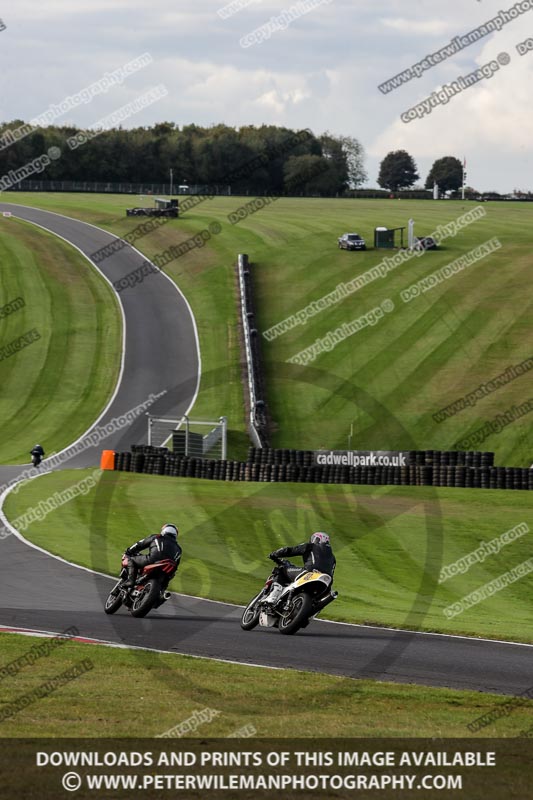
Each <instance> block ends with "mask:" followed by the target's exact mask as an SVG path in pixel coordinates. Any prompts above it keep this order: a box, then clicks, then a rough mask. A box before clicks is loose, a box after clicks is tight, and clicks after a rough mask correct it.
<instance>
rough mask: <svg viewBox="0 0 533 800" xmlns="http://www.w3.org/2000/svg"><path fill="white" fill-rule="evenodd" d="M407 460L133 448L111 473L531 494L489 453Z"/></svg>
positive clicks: (522, 474)
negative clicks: (322, 460)
mask: <svg viewBox="0 0 533 800" xmlns="http://www.w3.org/2000/svg"><path fill="white" fill-rule="evenodd" d="M411 455H412V456H415V457H414V461H413V463H411V464H409V465H408V466H405V467H388V466H387V467H385V466H371V467H370V466H369V467H364V466H357V467H352V466H341V465H317V464H316V463H314V456H315V453H313V452H312V451H302V450H271V449H265V450H262V449H259V448H256V449H254V448H252V449H251V451H250V457H249V459H248V461H227V460H226V461H216V460H212V459H204V458H190V457H187V456H179V455H175V454H174V453H172V452H170V451H169V450H168V449H167V448H166V447H150V446H148V445H134V446H133V447H132V452H131V453H117V454H116V457H115V469H117V470H122V471H127V472H138V473H144V474H148V475H168V476H173V477H184V478H203V479H205V480H222V481H259V482H265V483H278V482H281V483H285V482H287V483H327V484H353V485H362V486H384V485H391V486H448V487H454V488H472V489H514V490H529V491H531V490H533V469H525V468H522V467H495V466H493V464H492V463H490V464H489V463H487V462H492V460H493V458H494V454H493V453H477V452H476V453H461V452H453V453H452V452H448V453H446V452H440V451H434V450H426V451H411ZM417 459H418V460H417ZM450 461H455V463H453V464H451V463H449V462H450ZM483 462H485V463H483Z"/></svg>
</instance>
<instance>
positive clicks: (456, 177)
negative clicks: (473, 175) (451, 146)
mask: <svg viewBox="0 0 533 800" xmlns="http://www.w3.org/2000/svg"><path fill="white" fill-rule="evenodd" d="M435 183H436V184H438V187H439V189H440V191H441V192H451V191H455V190H456V189H459V187H460V186H462V185H463V165H462V163H461V162H460V161H459V159H458V158H455V157H454V156H445V157H444V158H439V159H437V161H435V162H434V164H433V166H432V167H431V170H430V172H429V175H428V176H427V180H426V189H433V186H434V185H435Z"/></svg>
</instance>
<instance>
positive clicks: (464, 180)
mask: <svg viewBox="0 0 533 800" xmlns="http://www.w3.org/2000/svg"><path fill="white" fill-rule="evenodd" d="M465 186H466V156H463V191H462V198H463V200H464V199H465Z"/></svg>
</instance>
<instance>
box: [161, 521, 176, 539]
mask: <svg viewBox="0 0 533 800" xmlns="http://www.w3.org/2000/svg"><path fill="white" fill-rule="evenodd" d="M159 535H160V536H171V537H172V538H173V539H177V538H178V528H177V526H176V525H174V523H173V522H165V524H164V525H163V527H162V528H161V530H160V531H159Z"/></svg>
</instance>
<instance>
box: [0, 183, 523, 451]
mask: <svg viewBox="0 0 533 800" xmlns="http://www.w3.org/2000/svg"><path fill="white" fill-rule="evenodd" d="M6 199H9V200H10V201H13V202H22V203H27V204H32V205H36V206H40V207H42V208H47V209H49V210H54V211H59V212H61V213H65V214H69V215H71V216H74V217H78V218H80V219H86V220H88V221H90V222H93V223H95V224H98V225H101V226H102V227H104V228H107V229H109V230H112V231H114V232H116V233H117V234H124V233H126V232H127V231H130V230H132V229H133V228H134V227H135V224H136V223H135V222H134V221H132V220H131V219H126V217H125V214H124V210H125V208H126V207H127V206H129V205H135V204H138V202H139V199H138V198H137V197H127V196H126V197H125V196H117V195H114V196H98V195H64V194H50V195H42V194H41V195H37V194H19V193H10V194H9V198H7V197H6ZM248 199H249V198H237V197H235V198H216V199H214V200H213V201H206V202H205V203H203V204H201V205H199V206H198V207H197V208H195V209H192V210H191V211H190V212H188V213H187V214H186V215H185V216H184V217H183V218H182V219H180V220H176V221H173V222H170V223H169V224H168V225H166V226H164V227H162V228H160V229H159V230H157V231H155V232H153V233H151V234H150V235H148V236H146V237H145V238H143V239H141V240H140V241H139V242H138V244H137V246H138V247H139V248H140V249H141V250H143V252H145V253H146V254H147V255H148V256H152V257H153V256H154V254H155V253H157V252H159V251H160V250H162V249H164V248H165V247H167V246H168V245H169V244H171V243H174V242H176V241H178V239H184V238H187V236H190V235H192V234H194V233H196V232H198V231H200V230H202V229H203V228H206V227H207V226H208V224H209V223H210V222H212V221H218V222H220V223H221V224H222V226H223V227H222V232H221V234H220V235H218V236H216V237H212V239H211V241H209V242H208V243H207V245H206V246H205V247H203V248H202V249H198V250H195V251H192V252H190V253H189V254H187V255H186V256H185V257H182V258H181V259H179V260H178V261H175V262H173V263H171V264H169V266H168V268H167V269H168V272H169V274H170V275H171V277H173V278H174V279H176V280H177V282H178V283H179V285H180V287H181V288H182V289H183V291H184V293H185V295H186V296H187V298H188V299H189V300H190V302H191V305H192V307H193V310H194V313H195V316H196V318H197V321H198V324H199V329H200V342H201V350H202V359H203V367H204V377H203V381H202V385H201V392H200V396H199V400H198V402H197V405H196V407H195V413H196V414H198V415H204V416H205V415H209V416H212V415H213V414H216V415H219V414H226V415H227V416H228V417H229V420H230V428H231V429H232V431H233V434H232V443H233V445H234V450H233V454H234V455H236V456H241V455H242V454H243V450H244V444H245V439H244V437H243V435H242V432H243V430H244V418H243V404H242V386H241V382H240V372H239V367H238V342H237V334H236V306H235V299H234V275H233V266H232V265H233V263H234V260H235V256H236V254H237V253H238V252H247V253H248V254H249V255H250V258H251V260H252V261H253V262H254V265H255V267H254V274H255V279H256V286H257V290H256V295H257V306H258V313H259V320H260V329H261V330H263V331H264V330H266V329H268V328H269V327H271V326H272V325H274V324H276V323H278V322H280V321H282V320H283V319H285V318H286V317H287V316H289V315H290V314H294V313H295V312H297V311H298V310H299V309H301V308H303V307H304V306H306V305H307V304H308V303H309V302H311V301H312V300H318V299H319V298H320V297H322V296H323V295H325V294H327V293H329V292H332V291H333V290H334V289H335V287H336V286H337V285H338V284H339V283H340V282H341V281H344V282H346V281H349V280H351V279H352V278H354V277H356V276H357V275H360V274H361V273H362V272H364V271H365V270H367V269H369V268H370V267H372V266H374V265H376V264H377V263H378V262H379V261H380V260H381V258H382V257H383V256H384V255H389V256H390V255H391V253H390V252H387V251H375V250H373V249H369V250H368V251H367V252H363V253H347V252H345V251H339V250H338V249H337V247H336V238H337V236H338V235H340V234H341V233H342V232H343V231H348V230H356V231H358V232H359V233H361V234H362V235H364V236H365V237H366V238H367V240H368V241H370V242H371V241H372V239H373V229H374V227H375V226H376V225H387V226H389V227H394V226H400V225H406V224H407V220H408V219H409V218H410V217H413V218H414V219H415V220H416V233H417V234H419V235H422V234H429V233H431V232H432V231H433V230H434V229H436V227H437V226H438V225H439V224H445V223H447V222H450V221H452V220H455V219H457V218H458V217H459V216H460V215H461V214H463V213H465V212H466V211H467V210H469V209H471V208H472V207H473V205H474V204H471V203H462V202H459V201H458V202H451V201H446V202H444V201H443V202H440V203H433V202H423V201H390V200H387V201H382V200H379V201H377V200H376V201H372V200H334V199H333V200H320V199H280V200H278V201H277V202H274V203H271V204H270V205H268V206H267V207H266V208H264V209H263V210H261V211H260V212H258V213H255V214H253V215H251V216H249V217H248V218H247V219H246V220H244V221H242V222H240V223H239V224H237V225H233V226H232V225H230V224H229V222H228V221H227V215H228V214H229V213H230V212H232V211H234V210H235V209H236V208H237V207H238V206H239V205H241V204H242V203H245V202H246V201H247V200H248ZM145 201H146V202H147V203H149V202H150V200H149V198H145ZM484 209H485V210H486V217H485V218H484V219H482V220H481V221H478V222H475V223H473V224H472V225H470V226H469V227H467V228H465V229H463V230H462V231H461V232H460V233H459V234H458V235H457V236H456V237H455V238H450V239H447V240H446V241H445V242H444V243H443V246H442V248H441V249H440V250H439V251H435V252H428V253H427V254H425V256H424V257H423V258H420V259H414V260H413V261H412V262H409V263H408V264H407V265H405V266H402V267H400V268H398V269H396V270H395V271H393V272H392V273H390V274H389V275H388V276H387V278H385V279H378V280H376V281H374V282H373V283H371V284H369V285H368V286H365V287H364V288H362V289H360V290H359V291H357V292H356V293H355V294H352V295H350V296H349V297H347V298H346V299H344V300H343V301H342V302H339V303H338V304H337V305H335V306H333V307H331V308H329V309H327V310H326V311H323V312H321V313H319V314H318V315H316V316H314V317H313V318H312V319H310V320H309V321H308V322H307V323H306V324H304V325H299V326H298V327H296V328H294V329H293V330H292V331H290V332H287V333H285V334H283V335H282V336H280V337H278V338H277V339H275V340H274V341H271V342H268V341H266V339H263V350H264V357H265V362H266V370H267V386H268V393H269V402H270V407H271V410H272V416H273V419H274V422H275V434H274V443H275V444H276V445H277V446H286V447H300V448H304V447H309V448H316V447H318V446H324V447H345V446H346V445H347V443H348V438H347V437H348V433H349V431H350V427H351V425H352V424H353V426H354V428H353V430H354V436H353V440H352V444H353V446H354V447H357V448H374V449H384V448H391V449H397V448H410V449H432V448H437V449H452V448H453V446H454V445H455V444H456V443H457V441H458V440H460V439H461V438H463V437H465V436H466V435H468V434H470V433H472V432H473V431H474V430H476V429H477V428H478V427H480V426H481V425H482V424H484V423H485V422H486V421H489V420H491V419H492V418H494V417H495V416H496V415H497V414H498V413H503V412H505V411H507V410H508V409H511V408H512V407H513V406H514V405H520V404H521V403H524V401H525V400H527V399H528V397H529V393H528V374H527V373H526V374H525V375H524V376H522V377H521V378H518V379H516V380H514V381H512V382H510V383H508V384H507V385H506V386H504V387H501V388H499V389H498V390H497V391H494V392H493V393H491V394H489V395H488V396H486V397H484V398H483V399H481V400H479V402H477V404H476V405H475V406H472V407H470V408H468V409H466V410H464V411H461V412H460V413H458V414H457V415H456V416H454V417H453V418H451V419H447V420H445V421H444V422H442V423H437V422H435V420H434V419H433V417H432V415H433V414H435V413H436V412H438V411H439V410H440V409H441V408H442V407H443V406H446V405H448V404H449V403H451V402H453V401H454V400H456V399H459V398H460V397H462V396H463V395H464V394H465V393H468V392H472V391H474V390H475V389H476V388H477V387H478V386H479V385H480V384H481V383H485V382H487V381H489V380H490V379H492V378H494V377H495V376H497V375H498V374H500V373H502V372H504V371H505V370H506V369H507V367H509V366H512V365H516V364H518V363H520V362H521V361H523V360H524V359H526V358H528V357H530V356H531V355H532V349H533V348H532V346H533V329H532V326H531V324H530V319H531V313H532V309H533V297H532V296H531V293H530V292H529V291H527V287H528V285H529V284H528V276H529V271H530V269H531V265H532V262H533V254H532V253H531V246H530V240H531V235H530V219H529V217H530V209H529V207H528V206H527V204H524V205H517V204H507V203H487V204H485V205H484ZM493 237H498V238H499V240H500V241H501V244H502V248H501V249H500V250H498V251H497V252H496V253H494V254H492V255H490V256H488V257H486V258H484V259H482V260H481V261H479V262H478V263H477V264H475V265H473V266H470V267H469V268H468V269H465V270H464V271H463V272H461V273H460V274H457V275H455V276H454V277H453V278H451V279H450V280H448V281H446V282H445V283H443V284H441V285H439V286H437V287H436V288H434V289H433V290H431V291H429V292H427V293H426V294H423V295H421V296H420V297H418V298H417V299H415V300H413V301H412V302H410V303H407V304H405V303H404V302H403V301H402V300H401V298H400V292H401V291H402V290H404V289H406V288H407V287H408V286H409V285H411V284H412V283H413V282H414V281H416V280H418V279H420V278H422V277H425V276H428V275H430V274H431V273H433V272H434V271H435V270H436V269H438V268H440V267H442V266H445V265H446V264H448V263H450V262H451V261H453V260H454V259H455V258H457V257H458V256H460V255H462V254H463V253H465V252H467V251H469V250H470V249H472V248H473V247H475V246H476V245H478V244H481V243H483V242H485V241H487V240H489V239H491V238H493ZM385 299H390V300H392V301H393V302H394V304H395V307H396V310H395V311H394V312H393V313H389V314H387V315H386V317H385V319H383V320H382V321H380V322H379V324H378V325H376V326H375V327H371V328H366V329H364V330H362V331H360V332H359V333H357V334H355V335H354V336H352V337H351V338H349V339H347V340H346V341H344V342H342V343H341V344H338V345H337V346H336V347H335V348H334V349H333V350H332V351H331V352H324V353H322V354H321V355H319V356H318V358H317V359H316V360H315V361H314V362H313V363H312V364H311V365H310V366H309V367H307V368H302V367H297V366H294V365H290V364H287V363H286V361H287V359H289V358H291V357H292V356H293V355H295V354H296V353H298V352H299V351H301V350H302V349H303V348H305V347H308V346H310V345H312V344H313V343H314V342H315V340H316V339H317V338H319V337H323V336H325V335H326V334H327V332H328V331H330V330H334V329H335V328H336V327H338V326H339V325H341V324H343V323H345V322H349V321H351V320H352V319H354V318H356V317H359V316H361V315H362V314H363V313H365V312H366V311H368V310H370V309H372V308H373V307H375V306H377V305H379V304H380V303H381V302H382V301H383V300H385ZM214 330H216V332H217V335H216V336H213V331H214ZM529 425H530V421H529V417H528V416H524V417H523V418H522V419H520V420H517V421H515V422H513V423H512V424H510V425H508V426H507V427H505V428H504V429H503V430H502V431H501V432H500V433H499V434H496V433H494V434H492V435H490V436H489V437H488V438H487V439H486V440H485V441H484V442H482V443H481V444H480V445H479V446H478V447H476V448H474V449H487V450H494V451H495V452H496V461H497V463H499V464H506V465H514V466H529V464H530V463H531V460H532V459H531V448H530V445H529V441H528V435H527V434H528V430H529Z"/></svg>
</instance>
